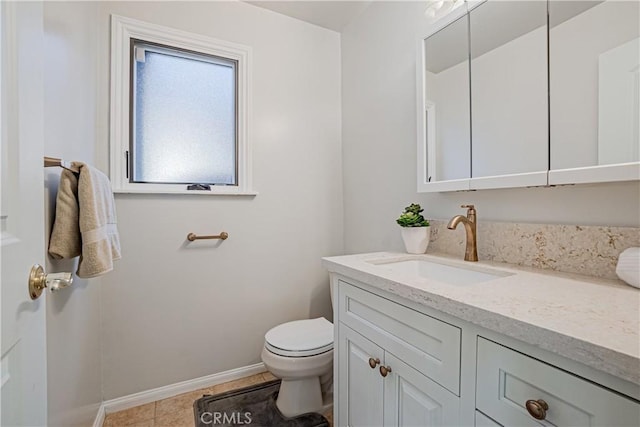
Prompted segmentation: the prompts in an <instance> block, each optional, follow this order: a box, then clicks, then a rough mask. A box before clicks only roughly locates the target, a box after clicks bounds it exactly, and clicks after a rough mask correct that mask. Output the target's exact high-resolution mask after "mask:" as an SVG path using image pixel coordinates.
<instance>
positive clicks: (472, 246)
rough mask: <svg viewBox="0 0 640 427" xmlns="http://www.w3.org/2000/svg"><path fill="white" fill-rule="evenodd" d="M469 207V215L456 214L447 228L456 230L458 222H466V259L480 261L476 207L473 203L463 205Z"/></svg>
mask: <svg viewBox="0 0 640 427" xmlns="http://www.w3.org/2000/svg"><path fill="white" fill-rule="evenodd" d="M461 207H462V208H467V216H466V217H465V216H462V215H456V216H454V217H453V218H451V221H449V224H447V228H448V229H449V230H455V229H456V227H457V226H458V224H460V223H462V224H464V230H465V231H466V233H467V248H466V249H465V251H464V260H465V261H478V243H477V241H476V208H475V207H474V206H473V205H462V206H461Z"/></svg>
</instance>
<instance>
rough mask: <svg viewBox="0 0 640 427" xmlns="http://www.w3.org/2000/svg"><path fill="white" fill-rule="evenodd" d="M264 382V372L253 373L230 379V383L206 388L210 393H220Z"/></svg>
mask: <svg viewBox="0 0 640 427" xmlns="http://www.w3.org/2000/svg"><path fill="white" fill-rule="evenodd" d="M263 382H264V377H263V376H262V374H261V373H260V374H255V375H251V376H250V377H245V378H240V379H239V380H235V381H229V382H228V383H223V384H218V385H215V386H213V387H210V388H208V389H206V391H207V393H208V394H219V393H224V392H225V391H230V390H236V389H239V388H243V387H249V386H251V385H255V384H260V383H263Z"/></svg>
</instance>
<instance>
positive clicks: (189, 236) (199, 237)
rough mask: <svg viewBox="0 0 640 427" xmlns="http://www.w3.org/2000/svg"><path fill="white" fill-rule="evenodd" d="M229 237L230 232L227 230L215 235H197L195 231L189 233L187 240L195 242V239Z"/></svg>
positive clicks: (223, 238) (224, 238)
mask: <svg viewBox="0 0 640 427" xmlns="http://www.w3.org/2000/svg"><path fill="white" fill-rule="evenodd" d="M228 237H229V233H227V232H226V231H223V232H222V233H220V234H217V235H215V236H197V235H196V234H195V233H189V234H187V240H188V241H190V242H193V241H194V240H204V239H221V240H227V238H228Z"/></svg>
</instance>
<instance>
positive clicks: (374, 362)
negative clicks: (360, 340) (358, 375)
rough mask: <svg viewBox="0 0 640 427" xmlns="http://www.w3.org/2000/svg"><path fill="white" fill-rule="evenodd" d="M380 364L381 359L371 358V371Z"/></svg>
mask: <svg viewBox="0 0 640 427" xmlns="http://www.w3.org/2000/svg"><path fill="white" fill-rule="evenodd" d="M379 364H380V359H378V358H377V357H376V358H375V359H374V358H373V357H370V358H369V366H371V369H375V368H376V366H378V365H379Z"/></svg>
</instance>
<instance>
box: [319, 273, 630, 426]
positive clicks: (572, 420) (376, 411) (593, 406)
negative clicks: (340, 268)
mask: <svg viewBox="0 0 640 427" xmlns="http://www.w3.org/2000/svg"><path fill="white" fill-rule="evenodd" d="M331 280H332V284H333V286H334V295H337V299H336V300H335V303H334V310H335V311H334V320H335V325H336V348H335V356H334V357H335V359H334V363H335V371H334V373H335V377H336V378H335V380H336V385H337V387H336V389H335V391H334V397H335V400H334V405H335V418H336V425H338V426H366V427H374V426H425V427H426V426H472V425H475V426H479V427H480V426H482V427H496V426H516V425H517V426H549V425H555V426H638V425H640V402H638V401H637V400H635V399H634V398H632V397H628V396H625V395H624V394H623V393H622V392H620V391H617V390H615V387H613V386H612V384H613V385H614V386H615V385H617V382H616V379H615V378H614V379H613V380H611V378H609V379H605V380H602V381H603V382H605V383H606V384H607V385H606V386H601V385H599V384H598V383H596V382H595V380H594V378H595V379H598V378H600V379H602V377H599V376H598V375H594V376H591V377H589V378H582V377H581V376H580V373H583V374H584V372H585V371H584V370H583V369H582V368H580V367H576V362H573V361H570V360H568V359H563V358H559V357H558V356H555V355H552V354H547V353H546V352H545V351H544V350H540V349H532V348H531V347H530V346H527V344H525V343H521V342H519V341H516V340H514V339H513V338H509V337H506V336H501V335H500V334H496V333H494V332H492V331H489V330H486V329H484V328H481V327H479V326H477V325H474V324H471V323H469V322H466V321H463V320H460V319H457V318H453V317H451V316H449V315H446V314H444V313H440V312H438V311H435V310H433V309H431V308H427V307H422V306H419V307H418V306H416V304H415V303H413V302H409V301H407V302H406V305H405V303H404V300H403V299H402V298H401V297H398V296H397V295H391V294H388V293H386V292H383V291H379V290H376V288H375V287H373V286H369V285H368V284H366V283H362V282H360V281H357V280H352V279H351V278H348V277H344V276H341V275H337V274H335V273H332V279H331ZM529 351H531V353H532V354H533V357H532V356H529V355H528V352H529ZM572 371H578V372H572ZM625 387H626V386H624V387H620V389H621V390H622V389H625ZM634 387H637V386H634ZM634 397H635V398H636V399H637V398H638V396H634ZM528 401H530V402H528ZM527 405H529V406H530V409H527ZM545 408H546V409H545ZM534 415H536V416H537V417H538V418H540V419H536V418H535V417H534Z"/></svg>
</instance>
